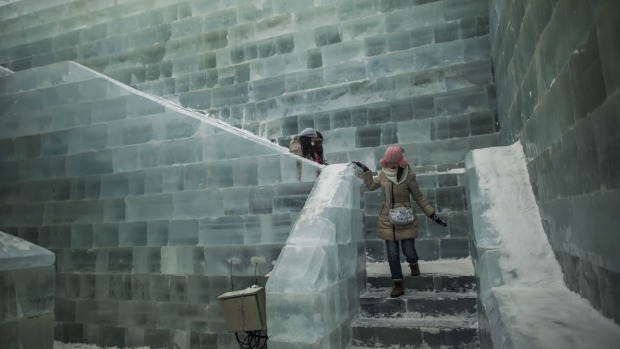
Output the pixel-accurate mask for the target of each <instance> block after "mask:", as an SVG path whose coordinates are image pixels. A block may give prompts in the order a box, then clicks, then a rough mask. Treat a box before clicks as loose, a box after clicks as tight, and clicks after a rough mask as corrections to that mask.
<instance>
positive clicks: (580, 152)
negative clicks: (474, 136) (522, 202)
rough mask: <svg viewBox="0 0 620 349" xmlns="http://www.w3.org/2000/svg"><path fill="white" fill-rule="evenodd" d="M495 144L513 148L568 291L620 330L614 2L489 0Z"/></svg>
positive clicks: (619, 28) (618, 6)
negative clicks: (498, 134)
mask: <svg viewBox="0 0 620 349" xmlns="http://www.w3.org/2000/svg"><path fill="white" fill-rule="evenodd" d="M490 18H491V30H490V31H491V34H490V35H491V47H492V52H493V61H494V67H495V78H496V80H497V91H498V93H497V97H498V109H499V116H500V123H501V124H502V130H503V131H502V140H503V142H504V143H505V144H512V143H513V142H514V141H515V140H517V139H519V140H521V142H522V144H523V147H524V151H525V156H526V159H527V162H528V165H527V166H528V173H529V175H530V178H531V183H532V186H533V189H534V194H535V196H536V199H537V202H538V207H539V209H540V214H541V218H542V220H543V227H544V229H545V232H546V234H547V236H548V239H549V241H550V242H551V246H552V248H553V251H554V253H555V255H556V258H557V259H558V261H559V262H560V265H561V266H562V270H563V272H564V278H565V281H566V283H567V285H568V287H569V288H570V289H571V290H574V291H576V292H578V293H579V294H581V295H582V296H583V297H584V298H587V299H588V300H589V301H590V302H591V303H592V305H593V306H594V307H595V308H597V309H599V310H600V311H601V312H602V313H603V314H604V315H605V316H608V317H610V318H613V319H614V320H615V321H616V322H617V323H620V306H619V304H620V303H619V299H620V293H619V292H618V290H620V257H619V255H618V253H616V251H617V250H618V249H619V248H620V240H619V239H618V233H617V231H618V229H617V223H616V219H615V217H616V215H617V213H616V212H618V210H620V161H618V160H620V152H618V149H620V119H619V118H618V115H619V114H620V93H619V91H620V70H619V69H618V61H619V60H620V46H619V45H618V40H617V38H618V33H619V32H620V24H619V23H620V21H619V19H620V3H619V2H618V1H615V0H603V1H594V2H585V1H570V0H559V1H529V2H527V3H526V2H515V1H505V0H494V1H491V17H490Z"/></svg>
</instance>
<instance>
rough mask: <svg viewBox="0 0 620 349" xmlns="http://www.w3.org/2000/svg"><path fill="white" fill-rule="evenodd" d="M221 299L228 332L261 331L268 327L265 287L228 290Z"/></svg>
mask: <svg viewBox="0 0 620 349" xmlns="http://www.w3.org/2000/svg"><path fill="white" fill-rule="evenodd" d="M217 299H219V300H220V305H221V306H222V312H223V313H224V321H225V322H226V330H227V331H228V332H243V331H259V330H265V329H267V316H266V314H265V312H266V308H267V307H266V299H265V289H264V288H263V287H256V286H253V287H248V288H246V289H245V290H240V291H230V292H226V293H224V294H222V295H220V296H219V297H217Z"/></svg>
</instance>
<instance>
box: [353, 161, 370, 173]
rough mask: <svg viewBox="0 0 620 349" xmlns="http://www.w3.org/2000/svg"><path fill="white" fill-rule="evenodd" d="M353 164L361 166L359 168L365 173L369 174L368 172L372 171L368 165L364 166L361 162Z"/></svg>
mask: <svg viewBox="0 0 620 349" xmlns="http://www.w3.org/2000/svg"><path fill="white" fill-rule="evenodd" d="M352 163H353V164H356V165H357V166H359V168H361V169H362V171H364V172H368V171H370V170H369V169H368V167H367V166H366V165H364V164H362V163H361V162H359V161H353V162H352Z"/></svg>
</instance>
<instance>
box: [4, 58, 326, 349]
mask: <svg viewBox="0 0 620 349" xmlns="http://www.w3.org/2000/svg"><path fill="white" fill-rule="evenodd" d="M0 86H1V89H0V105H2V108H1V109H0V110H1V112H0V113H1V114H0V148H1V149H2V152H1V153H0V193H1V195H0V227H2V228H3V229H5V230H6V231H7V232H9V233H11V234H13V235H16V236H19V237H21V238H24V239H26V240H29V241H31V242H33V243H37V244H39V245H41V246H43V247H45V248H48V249H49V250H51V251H53V252H54V253H55V254H56V256H57V264H56V271H57V274H56V285H57V288H56V317H55V319H56V321H57V323H56V339H58V340H60V341H65V342H89V343H95V344H99V345H101V346H119V347H124V346H149V345H150V346H153V347H160V346H161V345H162V343H163V345H165V346H173V345H178V346H180V347H190V345H192V346H193V345H202V344H205V343H217V345H218V348H228V347H231V348H232V347H235V346H236V341H235V340H234V337H233V336H232V335H230V334H226V332H225V328H224V323H223V317H222V314H221V310H220V307H219V303H218V300H217V296H218V295H220V294H222V293H224V292H226V291H228V290H230V287H232V286H234V287H235V288H244V287H247V286H249V285H251V284H252V283H256V282H257V279H258V282H259V283H261V282H262V283H264V282H265V280H264V275H265V274H267V273H268V272H269V271H270V270H271V268H272V266H273V265H272V263H273V262H274V261H275V260H276V259H277V257H278V255H279V254H280V250H281V249H282V247H283V246H284V243H285V241H286V239H287V238H288V235H289V233H290V230H291V226H292V224H293V222H294V221H295V220H296V218H297V216H298V214H299V211H300V210H301V208H302V207H303V205H304V203H305V201H306V198H307V196H308V194H309V193H310V190H311V189H312V187H313V186H314V181H315V179H316V177H317V173H318V169H319V167H317V166H316V165H313V163H311V162H309V161H301V171H300V172H298V167H297V160H296V158H295V157H293V156H291V155H290V153H288V150H287V149H286V148H282V147H280V146H278V145H275V144H272V143H270V142H269V141H267V140H264V139H260V138H257V137H255V136H253V135H251V134H249V133H247V132H245V131H240V130H238V129H235V128H232V127H229V126H227V125H225V124H222V123H220V122H217V121H213V120H209V119H206V118H204V117H203V116H202V115H200V114H196V113H192V112H189V111H186V110H183V109H181V108H178V107H177V106H175V105H173V104H171V103H169V102H166V101H163V100H160V99H158V98H154V97H150V96H146V95H144V94H142V93H139V92H138V91H135V90H133V89H131V88H128V87H126V86H124V85H121V84H119V83H117V82H115V81H113V80H111V79H109V78H107V77H105V76H102V75H100V74H98V73H96V72H94V71H92V70H89V69H87V68H84V67H81V66H79V65H77V64H75V63H68V62H67V63H59V64H54V65H50V66H46V67H41V68H37V69H31V70H28V71H23V72H16V73H14V74H11V75H8V76H5V77H0ZM258 260H260V261H262V262H261V263H258V262H256V261H258ZM253 261H254V262H253ZM231 274H232V275H231ZM231 276H232V279H231ZM200 343H202V344H200Z"/></svg>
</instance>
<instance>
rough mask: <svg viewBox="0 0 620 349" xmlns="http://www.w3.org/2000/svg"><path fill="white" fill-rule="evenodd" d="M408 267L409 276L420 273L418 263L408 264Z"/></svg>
mask: <svg viewBox="0 0 620 349" xmlns="http://www.w3.org/2000/svg"><path fill="white" fill-rule="evenodd" d="M409 268H410V269H411V276H418V275H420V265H418V263H414V264H409Z"/></svg>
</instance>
